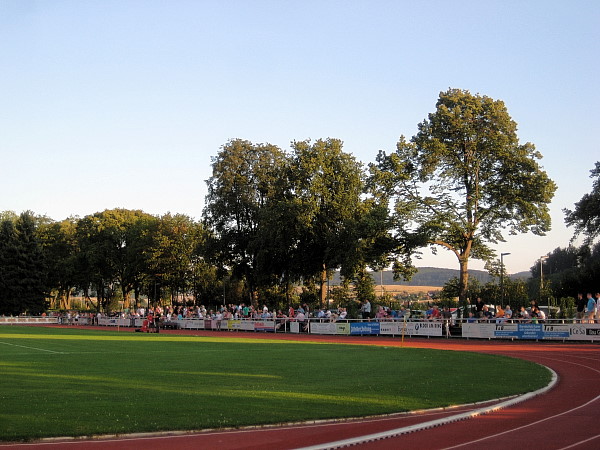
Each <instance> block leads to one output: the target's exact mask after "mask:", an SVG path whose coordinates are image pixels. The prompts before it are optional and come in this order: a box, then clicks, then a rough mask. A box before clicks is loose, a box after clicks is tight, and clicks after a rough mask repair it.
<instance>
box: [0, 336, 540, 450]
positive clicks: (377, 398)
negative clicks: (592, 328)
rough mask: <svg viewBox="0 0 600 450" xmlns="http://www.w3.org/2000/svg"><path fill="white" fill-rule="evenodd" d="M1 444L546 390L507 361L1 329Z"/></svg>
mask: <svg viewBox="0 0 600 450" xmlns="http://www.w3.org/2000/svg"><path fill="white" fill-rule="evenodd" d="M0 377H1V379H2V390H1V392H0V440H4V441H7V440H8V441H13V440H28V439H37V438H41V437H50V436H89V435H95V434H112V433H132V432H153V431H161V430H196V429H205V428H219V427H239V426H244V425H258V424H270V423H281V422H290V421H303V420H312V419H326V418H334V417H350V416H363V415H372V414H384V413H392V412H399V411H408V410H415V409H422V408H432V407H439V406H448V405H455V404H461V403H468V402H476V401H481V400H486V399H490V398H496V397H503V396H507V395H510V394H517V393H523V392H528V391H531V390H534V389H536V388H539V387H541V386H543V385H546V384H547V383H548V382H549V380H550V372H549V371H548V370H547V369H545V368H543V367H541V366H538V365H536V364H533V363H529V362H526V361H522V360H518V359H512V358H507V357H502V356H491V355H481V354H474V353H467V352H454V351H441V350H425V349H411V348H397V347H376V346H359V345H333V344H322V343H320V344H317V343H299V342H291V341H275V340H252V339H235V338H225V337H224V338H203V337H193V336H175V335H155V334H151V335H148V334H133V333H117V332H108V331H99V332H98V331H91V330H89V331H88V330H83V331H81V330H69V329H58V328H57V329H52V328H34V327H9V326H5V327H0Z"/></svg>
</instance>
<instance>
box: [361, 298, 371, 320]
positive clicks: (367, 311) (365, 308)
mask: <svg viewBox="0 0 600 450" xmlns="http://www.w3.org/2000/svg"><path fill="white" fill-rule="evenodd" d="M360 311H361V313H362V319H363V320H369V319H370V318H371V302H370V301H369V299H367V300H365V301H364V302H363V304H362V306H361V308H360Z"/></svg>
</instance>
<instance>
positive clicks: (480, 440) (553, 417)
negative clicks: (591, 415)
mask: <svg viewBox="0 0 600 450" xmlns="http://www.w3.org/2000/svg"><path fill="white" fill-rule="evenodd" d="M599 399H600V395H597V396H596V397H594V398H593V399H591V400H590V401H588V402H587V403H584V404H583V405H579V406H577V407H576V408H572V409H569V410H568V411H563V412H561V413H560V414H554V415H553V416H549V417H545V418H544V419H540V420H537V421H535V422H532V423H528V424H527V425H523V426H520V427H517V428H512V429H510V430H506V431H503V432H501V433H496V434H491V435H489V436H486V437H483V438H481V439H476V440H474V441H469V442H464V443H462V444H458V445H454V446H452V447H445V448H444V450H449V449H451V448H459V447H464V446H465V445H471V444H476V443H478V442H482V441H487V440H488V439H492V438H496V437H498V436H502V435H503V434H508V433H514V432H515V431H518V430H522V429H524V428H528V427H532V426H534V425H539V424H540V423H542V422H546V421H547V420H550V419H555V418H557V417H560V416H564V415H565V414H569V413H572V412H573V411H577V410H578V409H581V408H585V407H586V406H588V405H590V404H591V403H594V402H595V401H597V400H599Z"/></svg>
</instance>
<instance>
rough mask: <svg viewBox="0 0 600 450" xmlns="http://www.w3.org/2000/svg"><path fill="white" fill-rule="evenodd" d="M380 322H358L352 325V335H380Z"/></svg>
mask: <svg viewBox="0 0 600 450" xmlns="http://www.w3.org/2000/svg"><path fill="white" fill-rule="evenodd" d="M379 331H380V328H379V322H358V323H351V324H350V334H379Z"/></svg>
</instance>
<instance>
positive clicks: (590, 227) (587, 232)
mask: <svg viewBox="0 0 600 450" xmlns="http://www.w3.org/2000/svg"><path fill="white" fill-rule="evenodd" d="M590 178H594V182H593V185H592V191H591V192H590V193H588V194H585V195H584V196H583V197H582V198H581V200H579V201H578V202H577V203H576V204H575V209H574V210H573V211H571V210H569V209H565V210H564V212H565V215H566V216H565V222H566V224H567V225H568V226H573V227H575V236H578V235H580V234H583V235H584V236H585V237H586V244H588V245H589V244H591V243H592V242H593V240H594V239H595V238H597V237H598V236H600V161H598V162H597V163H596V167H594V168H593V169H592V170H591V171H590Z"/></svg>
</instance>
